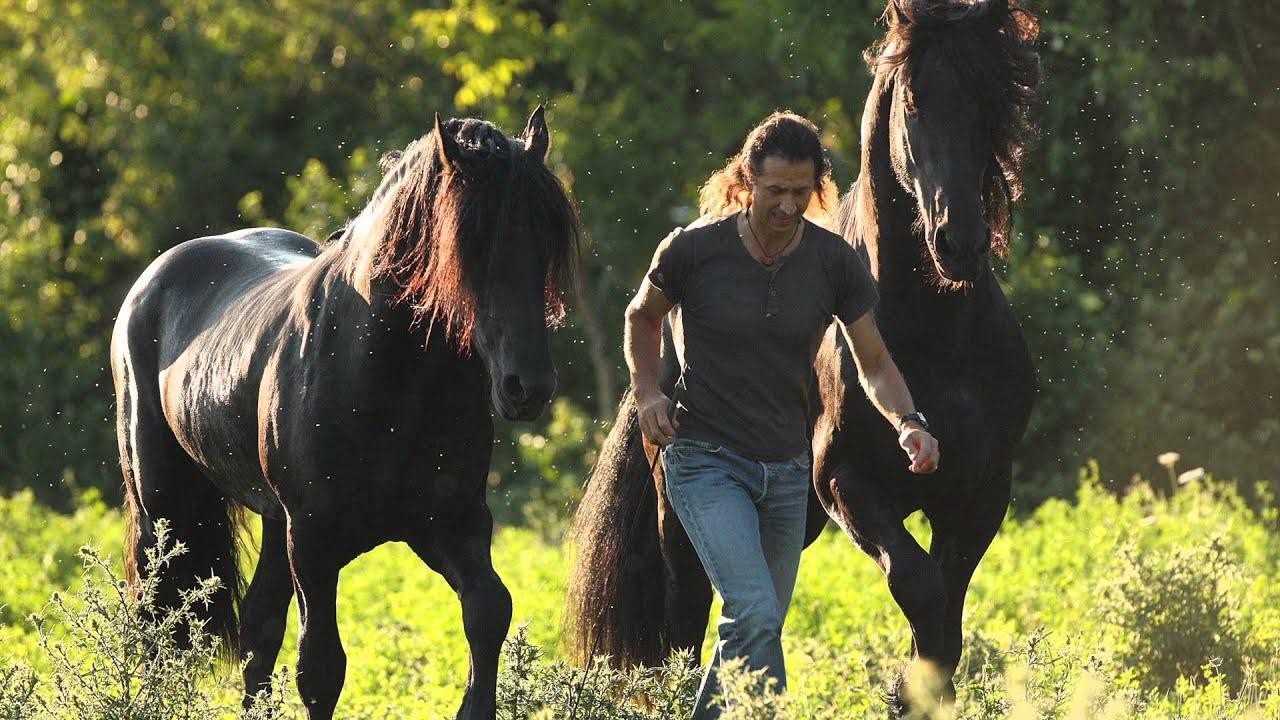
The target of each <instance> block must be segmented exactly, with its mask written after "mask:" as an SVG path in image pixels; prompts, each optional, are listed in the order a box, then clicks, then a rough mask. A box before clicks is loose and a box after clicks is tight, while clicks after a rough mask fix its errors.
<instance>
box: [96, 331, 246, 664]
mask: <svg viewBox="0 0 1280 720" xmlns="http://www.w3.org/2000/svg"><path fill="white" fill-rule="evenodd" d="M122 319H123V318H122ZM128 330H129V329H128V328H126V327H122V326H121V324H118V325H117V328H116V333H117V336H118V337H115V338H113V339H112V345H113V347H112V368H113V371H114V374H115V381H116V399H117V409H116V412H117V422H118V432H119V440H120V467H121V470H122V471H123V474H124V488H125V524H126V530H125V579H126V580H127V581H128V583H129V585H130V587H131V588H133V589H134V591H135V592H136V591H137V590H138V589H139V586H140V585H141V583H142V580H143V578H144V577H147V576H148V575H149V574H150V573H151V572H158V573H159V577H158V578H156V588H155V596H154V598H153V602H152V603H151V606H150V608H149V614H151V615H153V616H155V615H159V614H162V613H164V612H166V611H170V610H172V609H174V608H177V607H180V606H181V605H182V602H183V593H184V592H186V591H188V590H191V589H193V588H195V587H196V585H197V584H198V583H199V582H200V579H202V578H208V577H210V576H217V577H218V579H219V581H220V588H219V589H218V590H217V591H216V592H215V593H214V594H213V595H212V597H211V598H210V602H208V603H201V602H197V603H194V604H193V605H192V607H191V610H192V611H193V612H194V613H195V614H196V616H197V617H198V618H199V619H200V620H202V621H204V629H205V631H206V632H209V633H212V634H213V635H215V636H217V637H219V638H220V639H221V640H222V644H221V654H222V656H223V658H224V659H226V660H228V661H229V662H233V663H237V664H238V663H239V662H240V659H241V653H240V633H239V626H238V623H237V622H236V609H237V607H238V606H239V604H240V598H241V597H243V595H244V578H243V576H242V574H241V572H240V551H241V544H242V542H243V539H244V537H245V536H246V535H247V532H246V528H245V523H246V515H245V509H244V508H243V506H241V505H240V504H238V503H237V502H235V501H234V500H232V499H230V498H227V497H225V496H224V495H223V493H222V492H221V491H220V490H218V488H216V487H215V486H214V485H213V484H212V483H211V482H210V481H209V480H208V478H206V477H205V476H204V474H203V473H202V472H201V471H200V469H199V467H198V466H197V465H196V464H195V461H193V460H192V459H191V458H190V456H188V455H187V454H186V453H185V451H184V450H183V449H182V448H181V446H180V445H179V444H178V441H177V438H175V437H174V436H173V433H172V431H171V430H170V429H169V426H168V425H167V423H166V422H165V420H164V417H163V415H162V414H161V412H160V411H159V407H160V398H159V387H158V378H159V374H158V372H157V371H156V368H155V367H154V366H155V364H156V363H155V358H154V357H153V356H152V355H151V353H148V352H147V351H146V350H144V351H142V352H136V353H131V352H130V350H131V349H132V350H137V349H138V347H139V344H138V343H133V344H132V348H131V347H130V343H129V342H128V341H127V340H125V339H124V338H123V337H120V335H121V333H122V332H128ZM148 337H150V336H149V335H148ZM148 344H149V343H148ZM147 349H148V350H149V349H150V348H147ZM161 518H163V519H164V520H165V521H166V522H167V524H168V528H169V529H168V533H167V540H166V541H165V544H164V547H163V550H165V551H167V550H170V549H171V548H173V547H175V546H176V545H177V544H178V543H181V544H182V547H183V548H184V551H183V552H181V553H180V554H177V555H176V556H175V557H172V558H171V559H170V560H169V561H168V563H167V564H163V565H159V566H157V565H156V564H155V563H153V562H150V560H151V557H150V556H151V555H154V554H155V553H156V552H157V550H156V548H157V547H158V546H159V545H160V538H159V537H158V535H157V529H158V528H157V523H158V521H159V520H160V519H161ZM175 631H178V632H179V635H178V636H177V637H176V638H175V639H176V640H177V642H178V643H179V644H180V645H186V644H187V637H186V635H185V633H183V632H182V631H181V629H180V628H175Z"/></svg>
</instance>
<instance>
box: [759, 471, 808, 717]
mask: <svg viewBox="0 0 1280 720" xmlns="http://www.w3.org/2000/svg"><path fill="white" fill-rule="evenodd" d="M765 472H766V477H767V478H768V490H767V491H766V493H765V496H764V497H763V498H762V499H761V501H760V503H759V505H758V506H757V508H758V512H759V515H760V545H761V548H762V549H763V550H764V557H765V562H766V563H767V564H768V566H769V573H770V575H771V576H772V578H773V587H774V593H775V595H776V597H777V599H778V611H779V613H780V617H782V618H783V620H784V621H785V619H786V616H787V608H788V607H790V605H791V594H792V592H793V591H794V590H795V585H796V573H797V571H798V570H799V569H800V552H801V551H802V550H803V549H804V531H805V514H806V512H807V510H808V508H809V485H810V482H811V478H810V475H811V471H810V469H809V459H808V455H807V454H806V455H805V456H803V457H802V458H798V459H795V460H785V461H782V462H776V463H765ZM779 669H780V670H781V672H779V673H778V676H777V677H778V690H779V691H782V690H785V689H786V685H787V677H786V671H785V668H783V667H782V666H780V667H779Z"/></svg>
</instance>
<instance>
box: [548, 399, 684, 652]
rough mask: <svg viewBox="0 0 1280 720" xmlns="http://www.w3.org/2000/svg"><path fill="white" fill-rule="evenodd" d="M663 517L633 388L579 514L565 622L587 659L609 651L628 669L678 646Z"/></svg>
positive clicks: (574, 643)
mask: <svg viewBox="0 0 1280 720" xmlns="http://www.w3.org/2000/svg"><path fill="white" fill-rule="evenodd" d="M657 518H658V496H657V493H656V491H655V488H654V482H653V468H652V466H651V465H650V463H649V460H648V458H647V457H646V456H645V450H644V442H643V439H642V438H641V436H640V422H639V418H638V414H637V409H636V402H635V398H634V397H633V395H632V394H631V391H630V390H628V391H627V392H626V394H625V395H624V396H623V398H622V402H621V404H620V405H619V406H618V416H617V420H616V421H615V422H614V425H613V429H612V430H611V431H610V432H609V437H608V438H607V439H605V442H604V446H603V447H602V448H601V450H600V459H599V461H598V462H597V463H596V467H595V470H594V471H593V472H592V474H591V478H590V480H589V481H588V483H587V488H586V492H585V494H584V495H583V498H582V502H581V504H579V505H578V511H577V513H576V514H575V515H574V518H573V530H572V533H571V538H572V539H573V540H574V544H575V545H576V547H577V558H576V560H575V561H574V565H573V572H572V575H571V577H570V580H569V592H568V598H567V601H566V607H565V615H564V618H565V620H564V624H565V637H566V639H567V642H568V645H569V647H570V650H571V651H572V652H573V654H574V655H575V656H576V657H577V658H578V659H579V660H580V661H582V662H590V661H591V660H592V659H593V658H594V657H596V656H600V655H608V656H609V658H610V664H612V665H613V666H615V667H623V668H626V667H633V666H636V665H657V664H659V663H661V662H663V661H664V660H665V659H666V657H667V655H668V654H669V653H670V651H671V642H670V639H669V638H668V637H667V633H666V623H665V619H664V614H663V600H664V596H665V586H666V578H665V572H664V565H663V559H662V551H661V548H660V546H659V542H658V521H657Z"/></svg>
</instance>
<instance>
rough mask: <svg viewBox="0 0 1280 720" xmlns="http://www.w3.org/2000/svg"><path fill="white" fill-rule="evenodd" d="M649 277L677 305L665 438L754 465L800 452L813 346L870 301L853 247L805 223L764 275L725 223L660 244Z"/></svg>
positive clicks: (732, 223)
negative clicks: (699, 444) (721, 450)
mask: <svg viewBox="0 0 1280 720" xmlns="http://www.w3.org/2000/svg"><path fill="white" fill-rule="evenodd" d="M648 278H649V282H651V283H653V285H654V286H656V287H657V288H658V289H659V290H661V291H662V293H663V294H664V295H666V297H667V299H668V300H670V301H671V302H673V303H675V304H676V306H677V311H676V314H675V317H673V318H672V320H673V322H672V326H673V327H672V329H673V331H674V336H675V341H676V353H677V355H678V357H679V359H680V367H681V375H680V380H679V381H678V382H677V384H676V390H675V392H674V394H673V398H672V400H673V401H674V402H675V406H676V414H675V417H676V420H678V421H679V423H680V427H679V428H678V429H677V430H676V437H677V438H691V439H696V440H701V441H703V442H708V443H712V444H714V445H721V446H724V447H727V448H729V449H730V450H733V451H734V452H737V453H739V454H741V455H744V456H746V457H749V458H753V459H755V460H764V461H773V460H784V459H789V458H794V457H798V456H800V455H802V454H806V453H808V452H809V422H810V414H811V408H810V407H809V404H810V403H809V391H810V383H811V382H812V378H813V361H814V357H815V356H816V355H817V352H818V346H819V345H820V344H821V342H822V337H823V335H824V334H825V333H826V330H827V327H828V326H830V324H831V320H832V318H833V317H837V318H839V319H840V320H841V321H843V322H844V323H846V324H851V323H853V322H854V321H855V320H857V319H858V318H860V317H862V316H863V315H864V314H865V313H866V312H867V311H868V310H870V309H871V308H872V307H874V306H875V303H876V297H877V296H876V289H875V284H874V282H873V280H872V279H871V274H870V273H869V272H867V268H866V266H865V265H864V264H863V262H862V259H861V258H859V257H858V254H857V253H856V252H855V251H854V250H853V248H852V247H851V246H850V245H849V244H848V243H846V242H845V241H844V239H843V238H841V237H840V236H839V235H836V234H835V233H832V232H830V231H828V230H825V229H823V228H821V227H819V226H817V225H814V224H813V223H810V222H808V221H807V220H806V221H805V228H804V233H803V235H802V237H801V239H800V242H799V244H798V245H797V246H796V247H795V249H794V250H792V251H791V253H789V254H788V255H786V256H783V257H779V258H778V259H777V261H776V264H775V265H774V266H773V267H771V268H766V267H765V266H764V265H762V264H760V263H759V262H758V261H756V259H755V258H753V257H751V254H750V253H749V252H748V251H747V249H746V247H744V246H743V244H742V240H741V238H739V236H738V231H737V226H736V216H730V217H728V218H725V219H723V220H720V221H718V222H714V223H711V224H709V225H704V226H702V227H698V228H693V229H690V230H683V231H682V230H676V231H675V232H673V233H672V234H671V235H669V236H667V238H666V239H665V240H663V241H662V244H661V245H659V246H658V250H657V252H656V253H654V256H653V263H652V265H651V266H650V268H649V273H648Z"/></svg>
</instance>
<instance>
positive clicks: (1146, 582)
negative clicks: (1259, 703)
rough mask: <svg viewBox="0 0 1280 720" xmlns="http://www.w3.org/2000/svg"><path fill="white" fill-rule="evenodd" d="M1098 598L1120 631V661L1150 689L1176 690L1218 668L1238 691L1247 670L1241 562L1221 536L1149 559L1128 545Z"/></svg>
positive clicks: (1106, 618)
mask: <svg viewBox="0 0 1280 720" xmlns="http://www.w3.org/2000/svg"><path fill="white" fill-rule="evenodd" d="M1117 562H1118V568H1117V570H1116V572H1115V573H1114V574H1113V575H1112V576H1111V577H1110V579H1109V582H1108V584H1107V585H1106V586H1105V587H1104V589H1103V590H1102V592H1101V593H1100V596H1099V597H1100V603H1099V606H1098V614H1099V616H1100V617H1101V618H1102V620H1103V621H1104V622H1106V623H1108V624H1110V625H1112V626H1114V627H1115V628H1116V629H1117V630H1119V631H1120V633H1119V637H1118V640H1117V643H1116V645H1115V653H1116V659H1117V661H1118V662H1119V663H1120V664H1121V665H1122V666H1123V667H1126V668H1129V669H1130V671H1131V672H1133V673H1134V674H1135V675H1136V676H1137V678H1138V680H1139V682H1141V684H1142V685H1143V686H1144V687H1153V688H1159V689H1162V690H1172V689H1173V688H1174V686H1175V685H1176V684H1177V682H1178V679H1179V678H1184V677H1185V678H1190V679H1192V680H1194V681H1203V680H1204V679H1205V672H1206V669H1207V668H1213V670H1214V671H1215V672H1217V673H1220V674H1221V675H1222V676H1223V677H1224V678H1226V679H1227V681H1228V682H1230V683H1231V684H1232V685H1233V686H1234V685H1238V684H1239V683H1240V681H1241V679H1242V673H1243V670H1244V654H1245V648H1244V642H1243V640H1242V638H1241V634H1240V630H1239V627H1238V622H1239V621H1238V614H1239V609H1238V607H1239V602H1238V600H1237V593H1238V592H1239V590H1238V588H1239V587H1240V585H1241V582H1242V577H1243V568H1242V567H1241V564H1240V561H1239V559H1238V558H1237V557H1236V556H1235V555H1234V554H1233V553H1231V552H1230V551H1229V550H1228V549H1227V547H1226V543H1225V541H1224V539H1223V538H1222V537H1214V538H1212V539H1210V540H1209V542H1208V543H1206V544H1204V545H1201V546H1193V547H1184V548H1176V549H1174V550H1171V551H1162V552H1155V553H1143V552H1140V551H1138V550H1137V549H1136V548H1135V547H1134V546H1133V545H1128V546H1125V547H1124V548H1123V549H1121V551H1120V556H1119V558H1118V560H1117Z"/></svg>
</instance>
